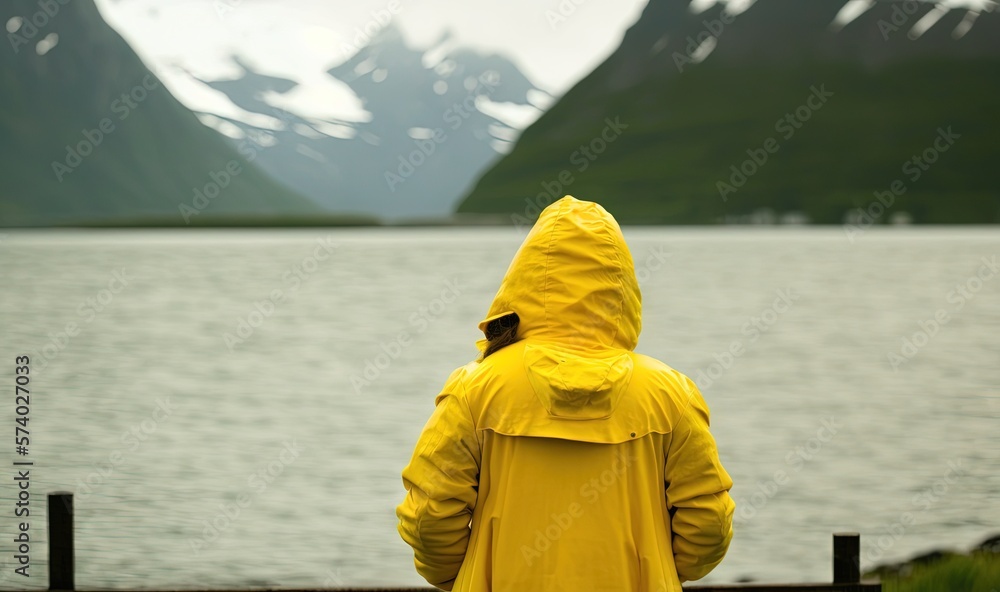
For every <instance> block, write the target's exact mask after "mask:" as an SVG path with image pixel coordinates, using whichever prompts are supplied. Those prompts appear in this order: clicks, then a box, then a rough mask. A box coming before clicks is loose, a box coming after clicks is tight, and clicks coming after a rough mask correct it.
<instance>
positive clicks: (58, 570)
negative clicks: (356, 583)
mask: <svg viewBox="0 0 1000 592" xmlns="http://www.w3.org/2000/svg"><path fill="white" fill-rule="evenodd" d="M860 559H861V536H860V535H859V534H858V533H856V532H849V533H844V532H840V533H836V534H834V535H833V583H831V584H729V585H721V586H711V585H709V586H690V587H689V586H685V587H684V589H685V590H689V591H691V592H731V591H732V592H793V591H796V590H798V591H802V592H881V590H882V584H881V583H880V582H878V581H873V582H862V581H861V563H860ZM74 569H75V567H74V563H73V494H72V493H70V492H66V491H56V492H53V493H50V494H49V590H59V591H69V590H75V589H76V588H75V583H74V580H73V573H74ZM251 590H252V591H253V592H271V591H272V590H273V591H274V592H330V589H320V588H307V589H275V588H256V589H254V588H249V589H245V591H244V592H248V591H251ZM336 590H338V591H339V592H430V591H433V590H436V588H337V589H336ZM188 592H190V591H188ZM213 592H226V591H219V590H214V591H213Z"/></svg>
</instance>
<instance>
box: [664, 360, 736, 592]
mask: <svg viewBox="0 0 1000 592" xmlns="http://www.w3.org/2000/svg"><path fill="white" fill-rule="evenodd" d="M687 383H688V384H687V386H688V389H689V393H688V394H689V399H688V405H687V407H686V409H685V410H684V412H683V413H682V415H681V418H680V419H679V420H678V422H677V424H676V425H675V426H674V429H673V431H672V432H671V437H670V443H669V446H668V449H667V451H666V466H665V471H664V479H665V481H666V483H665V485H666V496H667V509H668V510H669V512H670V514H671V515H672V519H671V531H672V533H673V545H672V546H673V552H674V563H675V565H676V567H677V575H678V576H679V577H680V579H681V581H682V582H685V581H689V580H697V579H699V578H702V577H704V576H705V575H707V574H708V573H709V572H710V571H712V569H714V568H715V566H716V565H718V564H719V562H721V561H722V558H723V557H725V555H726V551H727V550H728V549H729V542H730V541H731V540H732V537H733V511H734V510H735V507H736V504H735V503H733V500H732V498H730V497H729V489H730V488H731V487H732V486H733V480H732V479H731V478H730V477H729V474H728V473H726V470H725V469H724V468H723V467H722V463H720V462H719V453H718V450H717V449H716V446H715V439H714V438H713V437H712V434H711V433H709V431H708V406H707V405H706V404H705V400H704V399H703V398H702V396H701V393H700V392H698V387H697V386H695V384H694V383H693V382H692V381H691V380H690V379H688V380H687Z"/></svg>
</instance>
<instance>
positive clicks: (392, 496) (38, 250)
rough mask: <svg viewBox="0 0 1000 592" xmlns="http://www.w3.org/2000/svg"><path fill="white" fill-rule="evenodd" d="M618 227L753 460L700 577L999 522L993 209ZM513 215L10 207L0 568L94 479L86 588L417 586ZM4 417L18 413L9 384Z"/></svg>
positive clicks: (670, 332) (85, 499)
mask: <svg viewBox="0 0 1000 592" xmlns="http://www.w3.org/2000/svg"><path fill="white" fill-rule="evenodd" d="M626 237H627V238H628V240H629V242H630V245H631V247H632V250H633V254H634V257H635V259H636V263H637V268H638V272H639V276H640V280H641V284H642V289H643V308H644V326H643V333H642V339H641V342H640V345H639V350H640V351H642V352H643V353H647V354H650V355H653V356H656V357H659V358H661V359H663V360H665V361H667V362H668V363H669V364H671V365H672V366H674V367H675V368H677V369H679V370H681V371H683V372H685V373H688V374H689V375H691V376H692V377H696V381H697V382H698V383H699V385H700V386H701V387H702V388H703V391H704V393H705V397H706V399H707V401H708V403H709V405H710V407H711V410H712V427H713V431H714V432H715V434H716V437H717V439H718V443H719V447H720V453H721V456H722V460H723V462H724V464H725V466H726V467H727V468H728V470H729V472H730V473H731V474H732V477H733V479H734V480H735V482H736V486H735V487H734V489H733V496H734V497H735V498H736V500H737V503H738V506H739V510H738V514H739V516H738V524H737V530H736V537H735V539H734V541H733V545H732V548H731V550H730V552H729V556H728V557H727V559H726V560H725V562H724V563H723V564H722V565H721V566H720V567H719V568H718V569H717V570H716V571H715V572H714V573H713V574H712V575H711V576H710V578H709V579H708V580H707V581H711V582H733V581H736V580H738V579H740V578H752V579H755V580H768V581H795V580H817V581H823V580H827V579H829V577H830V567H829V566H830V557H831V550H830V535H831V533H833V532H836V531H842V530H859V531H860V532H861V533H862V555H863V559H864V566H865V567H868V566H871V565H874V564H875V563H877V562H881V561H889V560H900V559H905V558H907V557H909V556H911V555H912V554H915V553H918V552H922V551H926V550H929V549H931V548H936V547H954V548H958V549H965V548H968V547H969V546H971V545H972V544H974V543H976V542H978V540H979V539H981V538H984V537H985V536H986V535H988V534H991V533H995V532H1000V442H998V427H1000V363H998V362H1000V339H998V337H997V336H998V335H1000V298H998V295H1000V277H996V278H989V279H978V278H977V274H981V275H982V277H988V276H989V274H990V273H993V272H991V271H990V269H989V267H988V266H986V263H987V262H992V261H995V260H996V258H997V257H998V256H1000V232H997V231H996V230H993V229H947V228H945V229H940V228H939V229H901V230H897V229H885V230H880V231H870V232H868V233H866V234H863V235H861V236H858V237H855V240H854V242H851V241H849V240H848V238H847V236H846V234H845V233H844V232H843V230H842V229H837V228H826V229H784V228H777V229H775V228H770V229H727V228H723V229H674V228H662V229H652V228H642V229H640V228H635V229H626ZM522 238H523V234H521V233H518V232H516V231H514V230H509V229H444V230H442V229H433V230H429V229H393V230H371V229H345V230H300V231H285V230H276V231H271V230H268V231H196V232H178V231H147V232H132V231H93V232H76V231H72V232H13V231H8V232H7V233H6V234H5V235H4V236H2V237H0V269H2V274H3V275H2V277H3V280H4V281H3V283H2V285H0V327H2V334H3V339H2V341H0V360H2V365H0V368H2V373H0V375H2V376H4V377H5V378H4V380H6V381H7V382H8V383H12V382H13V378H12V377H13V372H14V368H13V366H14V363H13V359H14V357H15V356H16V355H19V354H22V353H24V352H28V353H29V354H31V356H32V358H33V362H32V372H33V374H32V379H33V380H32V383H31V384H32V399H31V403H32V404H31V416H30V417H31V419H30V429H31V446H30V455H29V456H30V459H31V460H33V461H35V463H36V467H35V468H34V471H33V473H32V477H33V481H32V489H31V491H32V495H33V498H32V507H31V509H32V514H31V519H32V520H31V528H32V530H31V533H30V534H31V537H32V541H33V547H32V551H31V558H32V564H31V573H32V577H31V578H30V580H25V579H24V578H21V577H20V576H14V575H13V573H12V570H13V567H14V566H13V565H12V559H11V555H12V553H11V547H10V545H11V543H9V542H4V543H0V550H2V551H3V556H2V558H0V565H2V566H3V571H2V575H0V587H2V588H4V589H12V588H24V587H29V588H40V589H41V588H45V587H46V586H47V582H46V578H45V573H46V569H47V566H46V563H45V562H46V558H47V553H46V551H45V548H46V547H45V544H44V543H45V532H44V524H45V522H44V518H45V516H44V507H43V504H42V501H43V497H42V496H43V494H44V493H45V492H48V491H53V490H58V489H68V490H72V491H75V492H76V499H77V515H76V525H77V535H76V536H77V538H76V541H77V543H76V544H77V551H76V553H77V565H78V567H77V586H78V587H80V588H98V587H105V588H134V587H149V588H160V589H169V588H176V587H205V586H212V587H216V586H219V587H221V586H230V587H235V586H250V585H282V586H320V585H326V586H334V585H341V584H352V585H375V584H386V585H406V584H420V583H422V580H420V578H419V577H418V576H416V574H415V573H414V571H413V567H412V558H411V557H412V556H411V553H410V550H409V548H408V547H406V546H405V545H404V544H403V543H402V542H401V540H400V539H399V537H398V535H397V534H396V530H395V517H394V514H393V511H394V508H395V506H396V505H397V504H398V503H399V502H400V501H401V499H402V495H403V489H402V484H401V482H400V478H399V472H400V470H401V469H402V467H403V466H404V465H405V463H406V462H407V460H408V458H409V454H410V452H411V450H412V446H413V444H414V442H415V440H416V437H417V435H418V433H419V430H420V428H421V427H422V426H423V424H424V422H425V421H426V419H427V417H428V416H429V415H430V412H431V409H432V405H433V398H434V396H435V395H436V394H437V392H438V390H439V388H440V387H441V385H442V383H443V381H444V379H445V378H446V377H447V375H448V373H449V372H450V371H451V370H452V369H453V368H454V367H456V366H458V365H461V364H463V363H464V362H466V361H467V360H469V359H471V358H472V357H473V356H474V355H475V351H474V347H473V342H474V341H475V339H476V338H477V337H478V335H477V332H476V326H475V325H476V322H477V321H478V320H479V319H480V318H481V316H482V315H483V313H484V312H485V311H486V309H487V307H488V305H489V302H490V300H491V299H492V296H493V293H494V292H495V290H496V288H497V286H498V283H499V281H500V278H501V277H502V275H503V272H504V271H505V270H506V267H507V264H508V263H509V260H510V258H511V256H512V255H513V253H514V251H515V249H516V248H517V246H518V244H519V243H520V241H521V239H522ZM936 315H937V317H938V319H937V320H934V319H935V316H936ZM941 319H944V320H943V321H942V320H941ZM930 321H933V322H930ZM68 323H75V325H76V331H75V332H73V333H75V334H73V335H69V334H67V332H66V328H67V324H68ZM934 323H937V326H936V327H935V325H934ZM932 333H933V335H930V334H932ZM904 338H905V339H907V340H909V342H910V344H909V345H908V344H907V343H906V342H905V341H904ZM733 352H735V355H734V353H733ZM890 354H893V355H892V356H890ZM0 418H4V423H5V424H6V427H4V428H3V429H4V430H5V433H8V434H9V433H10V432H12V431H13V418H14V405H13V401H12V400H7V401H6V402H5V403H4V408H3V409H2V411H0ZM2 455H3V458H5V459H7V463H8V464H7V466H10V465H9V462H10V461H11V460H14V457H15V454H14V451H13V445H11V446H5V447H4V449H3V453H2ZM9 472H10V471H9V469H8V471H7V473H9ZM8 479H9V477H5V478H4V482H5V485H4V486H3V490H2V491H3V495H2V500H0V503H2V504H3V506H4V509H3V510H2V512H0V535H2V537H3V538H2V540H3V541H10V540H11V538H12V535H13V532H14V528H15V525H14V519H13V515H12V511H13V504H14V498H13V495H14V493H13V489H12V487H11V486H10V483H11V482H10V481H9V480H8ZM241 504H242V507H241ZM227 514H229V516H228V517H227ZM213 524H214V526H213Z"/></svg>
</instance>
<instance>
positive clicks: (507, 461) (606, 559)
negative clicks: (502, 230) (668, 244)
mask: <svg viewBox="0 0 1000 592" xmlns="http://www.w3.org/2000/svg"><path fill="white" fill-rule="evenodd" d="M510 312H516V313H517V314H518V316H519V317H520V325H519V327H518V333H517V336H518V339H519V341H517V342H516V343H514V344H512V345H508V346H507V347H505V348H503V349H501V350H499V351H497V352H496V353H494V354H492V355H490V356H489V357H487V358H485V359H484V360H481V361H478V362H473V363H471V364H469V365H467V366H465V367H463V368H459V369H458V370H456V371H455V372H453V373H452V375H451V376H450V377H449V378H448V380H447V382H446V384H445V386H444V389H443V390H442V392H441V394H439V395H438V396H437V399H436V407H435V410H434V413H433V415H432V416H431V418H430V420H429V421H428V422H427V425H426V426H425V427H424V430H423V432H422V434H421V436H420V439H419V441H418V442H417V446H416V449H415V451H414V453H413V458H412V460H411V461H410V464H409V465H408V466H407V467H406V468H405V469H404V471H403V483H404V485H405V487H406V490H407V492H408V493H407V496H406V499H405V500H404V501H403V503H402V504H400V506H399V507H398V508H397V510H396V515H397V516H398V518H399V533H400V535H402V537H403V539H404V540H405V541H406V542H407V543H408V544H409V545H410V546H412V547H413V550H414V557H415V563H416V568H417V571H418V572H419V573H420V575H422V576H423V577H424V578H426V579H427V581H428V582H430V583H431V584H433V585H435V586H437V587H439V588H443V589H445V590H456V591H475V592H485V591H489V590H498V591H507V590H511V591H518V592H533V591H536V590H537V591H547V592H551V591H555V590H567V591H573V592H585V591H603V590H607V591H612V590H613V591H626V590H627V591H642V592H646V591H650V592H673V591H677V590H680V589H681V586H680V584H681V582H683V581H686V580H695V579H698V578H701V577H702V576H704V575H705V574H707V573H708V572H710V571H711V570H712V569H713V568H714V567H715V566H716V565H718V563H719V562H720V561H722V558H723V556H724V555H725V553H726V550H727V548H728V547H729V541H730V539H731V538H732V517H733V509H734V504H733V501H732V499H731V498H730V497H729V493H728V491H729V489H730V487H732V484H733V483H732V480H731V479H730V477H729V475H728V474H727V473H726V471H725V469H723V467H722V465H721V464H720V462H719V457H718V453H717V450H716V446H715V440H714V439H713V438H712V435H711V434H710V433H709V430H708V408H707V407H706V405H705V401H704V400H703V399H702V396H701V394H700V393H699V392H698V388H697V387H696V386H695V384H694V383H693V382H692V381H691V380H690V379H689V378H688V377H686V376H684V375H683V374H681V373H680V372H677V371H676V370H674V369H672V368H670V367H669V366H667V365H665V364H663V363H662V362H659V361H657V360H655V359H652V358H649V357H646V356H643V355H640V354H637V353H634V352H633V351H632V350H633V349H634V348H635V346H636V343H637V341H638V338H639V330H640V325H641V298H640V294H639V285H638V282H637V281H636V276H635V268H634V265H633V262H632V256H631V254H630V253H629V250H628V247H627V246H626V244H625V240H624V238H623V237H622V233H621V229H620V228H619V227H618V224H617V222H616V221H615V219H614V218H613V217H612V216H611V215H610V214H609V213H608V212H607V211H605V210H604V208H602V207H601V206H599V205H597V204H594V203H590V202H584V201H579V200H576V199H574V198H573V197H570V196H567V197H564V198H562V199H560V200H559V201H557V202H555V203H553V204H552V205H550V206H549V207H548V208H546V209H545V211H543V212H542V214H541V216H540V217H539V219H538V221H537V222H536V223H535V226H534V228H532V230H531V232H530V234H529V235H528V237H527V238H526V239H525V241H524V244H522V245H521V248H520V250H519V251H518V252H517V254H516V255H515V256H514V260H513V262H512V263H511V265H510V268H509V269H508V270H507V274H506V276H505V277H504V279H503V283H502V284H501V286H500V290H499V292H498V293H497V295H496V298H495V300H494V301H493V305H492V306H491V307H490V311H489V314H488V315H487V318H486V319H485V320H483V322H481V323H480V325H479V327H480V329H484V328H485V326H486V323H487V322H489V321H490V320H492V319H494V318H498V317H500V316H503V315H506V314H509V313H510ZM483 346H484V342H483V341H481V342H480V343H479V347H480V348H481V349H482V347H483Z"/></svg>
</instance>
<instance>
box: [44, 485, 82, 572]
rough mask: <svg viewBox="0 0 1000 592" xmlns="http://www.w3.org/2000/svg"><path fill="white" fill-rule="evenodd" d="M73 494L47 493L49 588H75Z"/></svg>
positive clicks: (61, 492) (63, 492)
mask: <svg viewBox="0 0 1000 592" xmlns="http://www.w3.org/2000/svg"><path fill="white" fill-rule="evenodd" d="M74 571H75V566H74V565H73V494H72V493H70V492H68V491H56V492H53V493H50V494H49V590H75V589H76V588H75V584H74V582H73V573H74Z"/></svg>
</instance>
